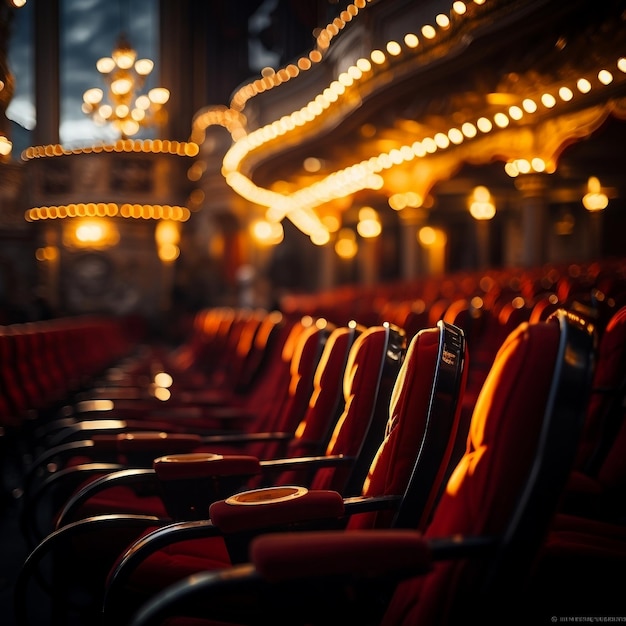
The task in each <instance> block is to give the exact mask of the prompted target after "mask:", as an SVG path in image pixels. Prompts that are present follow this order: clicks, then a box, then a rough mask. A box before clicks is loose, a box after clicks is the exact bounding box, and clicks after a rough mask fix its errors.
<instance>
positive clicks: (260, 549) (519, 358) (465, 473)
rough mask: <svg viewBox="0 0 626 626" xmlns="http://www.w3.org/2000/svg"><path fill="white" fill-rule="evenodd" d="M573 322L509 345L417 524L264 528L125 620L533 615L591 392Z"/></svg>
mask: <svg viewBox="0 0 626 626" xmlns="http://www.w3.org/2000/svg"><path fill="white" fill-rule="evenodd" d="M579 322H580V320H576V319H573V318H571V317H568V315H567V314H566V313H565V312H558V314H557V315H556V316H555V317H554V318H552V319H550V320H549V321H547V322H545V323H538V324H533V325H527V324H523V325H521V326H520V327H518V328H517V329H516V330H515V331H514V332H513V333H512V334H511V335H510V336H509V338H508V339H507V340H506V342H505V343H504V344H503V346H502V347H501V349H500V351H499V352H498V355H497V357H496V359H495V361H494V364H493V366H492V368H491V371H490V372H489V375H488V377H487V379H486V381H485V384H484V386H483V389H482V391H481V394H480V396H479V398H478V402H477V404H476V407H475V410H474V413H473V416H472V421H471V426H470V432H469V436H468V444H467V449H466V452H465V454H464V456H463V457H462V459H461V460H460V462H459V464H458V465H457V467H456V469H455V471H454V472H453V473H452V475H451V477H450V480H449V481H448V483H447V486H446V488H445V492H444V493H443V495H442V497H441V499H440V501H439V503H438V505H437V507H436V509H435V511H434V515H433V518H432V520H431V522H430V524H429V525H428V526H427V528H426V529H425V531H424V533H423V534H421V533H419V532H416V531H408V530H404V531H398V530H384V531H383V530H377V531H375V532H372V531H355V532H354V533H346V532H338V531H318V532H314V533H306V534H304V535H297V534H295V533H273V534H268V535H264V536H261V537H258V538H256V539H255V540H254V541H253V542H252V545H251V552H250V562H249V563H246V564H243V565H239V566H235V567H233V568H230V569H225V570H222V571H220V572H210V573H209V572H207V573H204V574H196V575H195V576H193V577H190V578H188V579H187V580H185V581H183V582H181V583H178V584H177V585H174V586H172V587H170V588H168V589H167V590H165V591H164V592H163V593H162V594H161V595H159V596H157V597H155V598H154V599H152V600H151V601H150V602H148V603H147V604H146V605H144V607H143V608H142V609H141V610H140V611H139V613H138V614H136V616H135V618H134V619H133V620H131V623H132V624H133V626H147V625H148V624H159V623H162V622H161V620H162V619H164V618H165V617H170V616H173V615H174V616H175V615H178V616H180V615H188V616H193V617H196V618H198V617H201V616H203V617H206V618H211V619H212V620H225V621H229V622H231V623H238V624H257V623H265V624H269V623H272V624H347V623H355V624H357V623H358V624H383V625H385V626H397V625H401V624H402V625H406V626H409V625H411V626H413V625H415V624H427V625H428V626H432V625H435V624H436V625H444V624H469V623H481V624H501V623H503V620H504V621H506V623H511V624H526V623H533V622H528V621H527V617H528V615H529V614H532V612H533V611H532V604H533V597H532V596H530V595H527V594H526V592H525V591H526V589H527V586H526V585H525V583H526V581H527V577H528V575H529V571H530V568H531V564H532V561H533V559H534V558H535V556H536V555H537V553H538V550H539V547H540V545H541V543H542V541H543V539H544V537H545V535H546V533H547V529H548V526H549V524H550V522H551V519H552V516H553V515H554V512H555V511H556V509H557V507H558V501H559V497H560V495H561V493H562V491H563V489H564V487H565V484H566V480H567V476H568V474H569V472H570V470H571V467H572V465H573V462H574V456H575V453H576V447H577V444H578V441H579V436H580V429H581V426H582V422H583V418H584V408H585V406H586V404H587V398H588V394H589V390H590V383H591V376H592V369H593V352H594V345H593V341H594V339H593V332H592V330H591V328H589V327H588V326H586V325H584V324H583V325H580V323H579ZM235 599H236V600H235ZM503 616H504V617H503ZM171 623H185V622H184V621H181V622H176V621H173V622H171Z"/></svg>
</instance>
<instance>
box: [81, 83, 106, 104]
mask: <svg viewBox="0 0 626 626" xmlns="http://www.w3.org/2000/svg"><path fill="white" fill-rule="evenodd" d="M103 95H104V94H103V92H102V89H98V88H97V87H93V88H92V89H87V91H85V93H84V94H83V100H84V101H85V102H87V103H88V104H91V105H96V104H98V103H99V102H100V101H101V100H102V96H103Z"/></svg>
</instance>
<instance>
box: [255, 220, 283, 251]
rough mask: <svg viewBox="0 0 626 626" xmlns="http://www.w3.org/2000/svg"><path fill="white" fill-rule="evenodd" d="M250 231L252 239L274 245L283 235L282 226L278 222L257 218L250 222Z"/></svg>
mask: <svg viewBox="0 0 626 626" xmlns="http://www.w3.org/2000/svg"><path fill="white" fill-rule="evenodd" d="M251 232H252V236H253V237H254V239H255V240H256V241H257V242H258V243H260V244H263V245H271V246H275V245H277V244H279V243H280V242H281V241H282V240H283V237H284V231H283V227H282V224H281V223H280V222H268V221H266V220H257V221H256V222H254V223H253V224H252V226H251Z"/></svg>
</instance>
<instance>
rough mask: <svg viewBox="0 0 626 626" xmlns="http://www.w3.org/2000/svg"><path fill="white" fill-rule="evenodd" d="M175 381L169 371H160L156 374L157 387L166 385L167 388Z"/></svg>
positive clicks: (155, 382)
mask: <svg viewBox="0 0 626 626" xmlns="http://www.w3.org/2000/svg"><path fill="white" fill-rule="evenodd" d="M173 382H174V379H173V378H172V376H171V374H168V373H167V372H158V373H157V374H156V375H155V376H154V384H155V385H156V386H157V387H165V388H166V389H167V388H168V387H171V386H172V383H173Z"/></svg>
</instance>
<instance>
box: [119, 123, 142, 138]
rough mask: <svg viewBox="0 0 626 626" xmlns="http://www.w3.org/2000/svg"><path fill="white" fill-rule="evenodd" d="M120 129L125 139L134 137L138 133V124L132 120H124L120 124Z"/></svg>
mask: <svg viewBox="0 0 626 626" xmlns="http://www.w3.org/2000/svg"><path fill="white" fill-rule="evenodd" d="M120 128H121V130H122V132H123V133H124V135H126V136H127V137H131V136H132V135H136V134H137V133H138V132H139V124H138V123H137V122H136V121H135V120H133V119H128V120H124V121H123V122H122V123H121V124H120Z"/></svg>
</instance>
